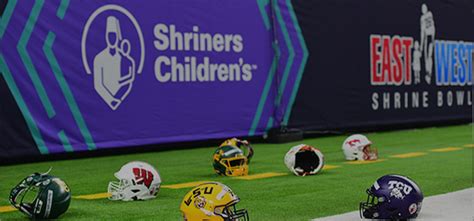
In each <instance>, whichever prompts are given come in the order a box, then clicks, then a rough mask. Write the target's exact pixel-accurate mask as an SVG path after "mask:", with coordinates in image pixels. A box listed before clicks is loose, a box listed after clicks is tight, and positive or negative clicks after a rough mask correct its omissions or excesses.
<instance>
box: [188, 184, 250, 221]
mask: <svg viewBox="0 0 474 221" xmlns="http://www.w3.org/2000/svg"><path fill="white" fill-rule="evenodd" d="M238 202H240V199H239V197H237V195H235V194H234V192H232V190H231V189H230V188H229V187H227V186H226V185H224V184H222V183H218V182H209V183H204V184H201V185H199V186H196V187H194V188H193V189H192V190H191V191H189V192H188V193H187V194H186V195H185V196H184V198H183V201H182V202H181V205H180V210H181V212H182V214H183V218H184V220H185V221H237V220H238V221H248V220H249V215H248V213H247V210H245V209H240V210H238V209H237V208H236V204H237V203H238Z"/></svg>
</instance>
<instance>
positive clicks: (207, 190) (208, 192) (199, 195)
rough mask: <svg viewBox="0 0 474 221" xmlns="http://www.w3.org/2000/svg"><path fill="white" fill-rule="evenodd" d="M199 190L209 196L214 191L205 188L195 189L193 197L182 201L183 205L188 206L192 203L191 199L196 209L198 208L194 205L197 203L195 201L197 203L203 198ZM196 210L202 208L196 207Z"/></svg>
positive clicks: (212, 188) (210, 188)
mask: <svg viewBox="0 0 474 221" xmlns="http://www.w3.org/2000/svg"><path fill="white" fill-rule="evenodd" d="M201 190H203V191H204V194H208V195H210V194H212V191H213V190H214V187H205V188H197V189H195V190H194V191H193V195H191V196H189V198H188V199H187V200H185V201H184V203H185V204H186V206H189V205H190V204H191V202H192V201H193V199H195V201H194V205H195V206H196V207H198V206H197V205H196V204H197V203H198V202H196V201H197V200H198V199H199V198H203V197H202V196H201ZM205 203H206V202H205V201H204V204H205ZM203 207H204V206H203ZM198 208H202V207H198Z"/></svg>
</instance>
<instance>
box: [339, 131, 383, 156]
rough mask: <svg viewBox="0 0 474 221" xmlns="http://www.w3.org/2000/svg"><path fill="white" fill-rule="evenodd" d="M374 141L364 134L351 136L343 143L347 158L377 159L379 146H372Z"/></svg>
mask: <svg viewBox="0 0 474 221" xmlns="http://www.w3.org/2000/svg"><path fill="white" fill-rule="evenodd" d="M371 145H372V141H370V140H369V139H368V138H367V137H366V136H364V135H362V134H354V135H351V136H349V137H348V138H347V139H346V140H344V143H343V144H342V150H343V152H344V156H345V157H346V160H377V159H378V151H377V148H374V147H371Z"/></svg>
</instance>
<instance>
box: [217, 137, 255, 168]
mask: <svg viewBox="0 0 474 221" xmlns="http://www.w3.org/2000/svg"><path fill="white" fill-rule="evenodd" d="M223 146H234V147H238V148H240V149H241V150H242V151H243V152H244V155H245V156H246V157H247V161H248V163H250V159H252V157H253V153H254V152H253V148H252V146H250V143H249V142H248V141H247V140H240V139H237V138H235V137H234V138H232V139H227V140H225V141H224V142H223V143H222V144H221V145H219V147H223Z"/></svg>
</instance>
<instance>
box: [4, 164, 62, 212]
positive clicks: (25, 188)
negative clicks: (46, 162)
mask: <svg viewBox="0 0 474 221" xmlns="http://www.w3.org/2000/svg"><path fill="white" fill-rule="evenodd" d="M10 203H11V204H12V205H13V206H14V207H16V208H17V209H18V210H20V211H21V212H23V213H25V214H26V215H28V216H29V217H30V218H32V219H55V218H57V217H59V216H60V215H61V214H63V213H64V212H66V210H67V209H68V208H69V204H70V203H71V191H70V189H69V187H68V186H67V184H66V183H65V182H64V181H62V180H61V179H59V178H57V177H54V176H51V175H48V174H47V173H45V174H40V173H33V174H31V175H29V176H27V177H26V178H25V179H23V180H22V181H21V182H20V183H19V184H18V185H16V186H15V187H14V188H13V189H12V190H11V192H10Z"/></svg>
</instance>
